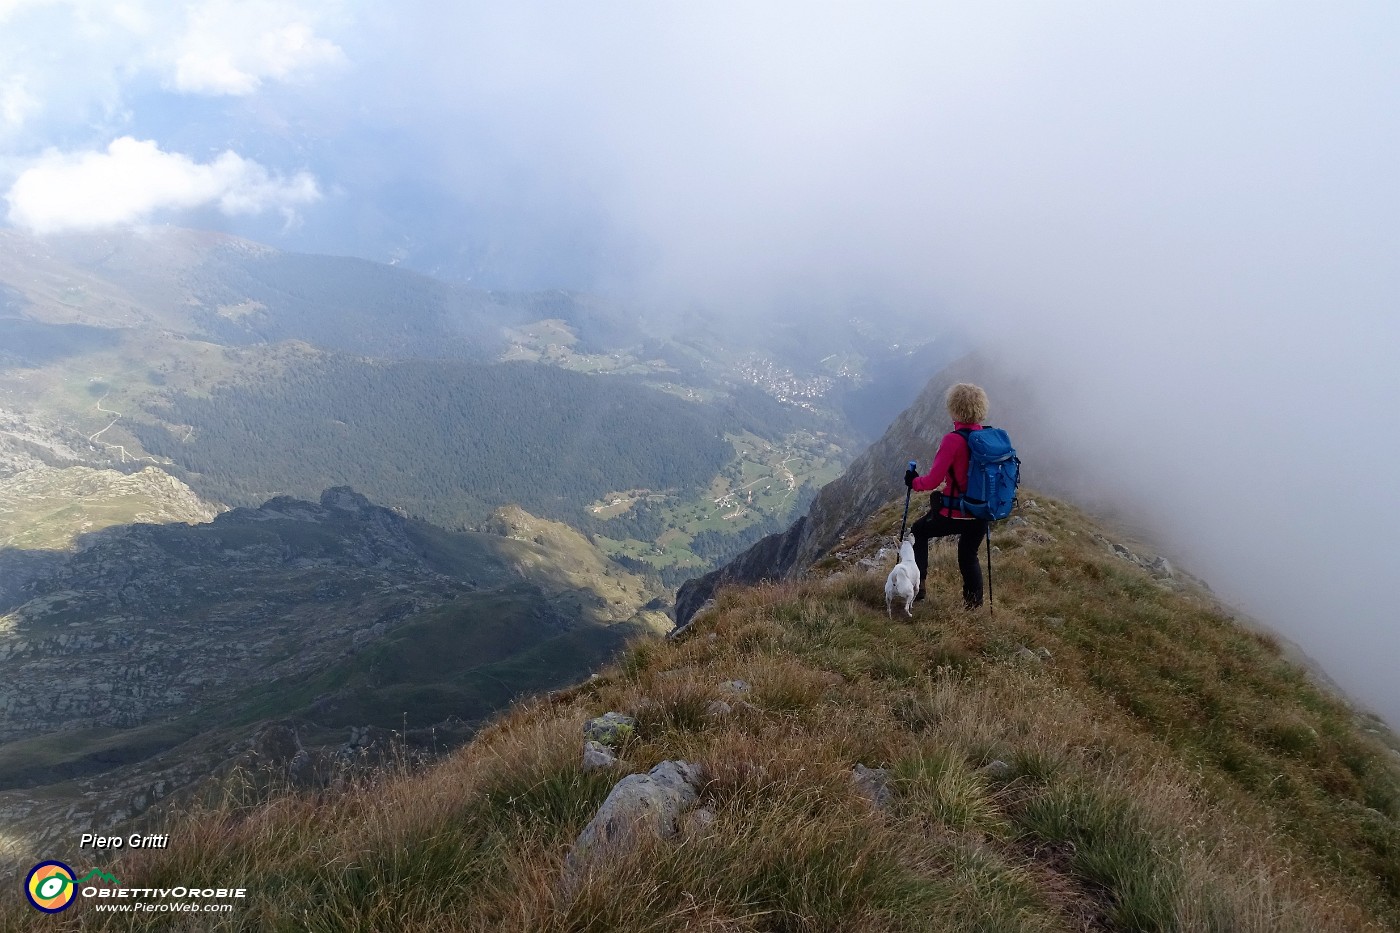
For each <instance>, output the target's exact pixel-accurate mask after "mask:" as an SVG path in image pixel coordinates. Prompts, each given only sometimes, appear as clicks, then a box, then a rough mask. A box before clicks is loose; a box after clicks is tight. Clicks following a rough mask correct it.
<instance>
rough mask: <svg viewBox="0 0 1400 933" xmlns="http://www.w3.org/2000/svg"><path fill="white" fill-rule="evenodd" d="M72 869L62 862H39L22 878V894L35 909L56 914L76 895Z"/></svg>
mask: <svg viewBox="0 0 1400 933" xmlns="http://www.w3.org/2000/svg"><path fill="white" fill-rule="evenodd" d="M77 893H78V890H77V885H76V884H75V883H74V878H73V869H71V868H69V867H68V866H67V865H65V864H63V863H62V862H40V863H39V864H38V865H35V866H34V867H33V868H31V869H30V870H29V876H28V877H27V878H25V879H24V896H25V897H27V898H29V903H31V904H33V905H34V909H35V910H42V911H43V912H44V913H46V914H56V913H58V912H59V911H60V910H64V909H66V908H67V907H68V905H70V904H72V903H73V898H74V897H75V896H76V895H77Z"/></svg>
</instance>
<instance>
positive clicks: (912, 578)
mask: <svg viewBox="0 0 1400 933" xmlns="http://www.w3.org/2000/svg"><path fill="white" fill-rule="evenodd" d="M918 589H919V565H918V564H916V563H914V542H913V541H911V540H910V539H908V538H905V539H904V540H903V541H901V542H900V544H899V563H897V564H895V565H894V569H893V570H891V571H890V576H889V579H888V580H886V581H885V611H886V612H887V613H889V616H890V618H891V619H893V618H894V598H895V595H896V594H898V595H900V596H903V597H904V614H905V615H907V616H910V617H912V616H913V615H914V612H913V609H914V594H915V593H916V592H918Z"/></svg>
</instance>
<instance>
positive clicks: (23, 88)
mask: <svg viewBox="0 0 1400 933" xmlns="http://www.w3.org/2000/svg"><path fill="white" fill-rule="evenodd" d="M28 85H29V82H28V80H27V79H26V78H25V77H24V76H23V75H17V76H14V77H11V78H6V79H4V80H0V131H2V130H14V129H18V128H20V127H22V126H23V125H24V123H25V121H26V120H28V119H29V118H30V117H31V116H33V115H34V114H36V113H38V112H39V106H40V105H39V101H38V100H37V99H36V98H35V97H34V95H33V94H31V93H29V87H28Z"/></svg>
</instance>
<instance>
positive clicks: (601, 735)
mask: <svg viewBox="0 0 1400 933" xmlns="http://www.w3.org/2000/svg"><path fill="white" fill-rule="evenodd" d="M636 731H637V720H635V719H633V718H632V717H631V716H625V715H623V714H622V713H613V712H609V713H604V714H603V715H601V716H598V717H596V718H594V719H590V720H588V722H586V723H584V724H583V735H584V738H586V739H588V740H589V741H592V742H597V743H598V744H599V745H607V746H609V747H612V748H616V747H617V746H619V745H621V744H622V743H623V742H625V741H627V740H628V739H629V738H631V737H632V735H633V734H634V733H635V732H636Z"/></svg>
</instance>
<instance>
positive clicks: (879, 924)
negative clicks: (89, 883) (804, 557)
mask: <svg viewBox="0 0 1400 933" xmlns="http://www.w3.org/2000/svg"><path fill="white" fill-rule="evenodd" d="M1040 502H1041V508H1040V509H1039V510H1037V511H1036V512H1035V513H1032V515H1031V519H1032V521H1031V524H1030V525H1029V526H1026V527H1025V528H1022V529H1020V530H1019V531H1018V532H1015V533H1013V534H1010V535H1007V534H1002V535H999V544H1000V546H1001V547H1002V552H1001V554H1000V555H999V556H998V562H997V567H996V573H997V595H998V605H997V610H996V616H995V619H992V618H991V617H990V616H989V614H988V613H987V612H986V610H983V611H981V612H978V613H972V614H969V613H964V612H962V611H961V610H960V609H959V608H958V607H957V605H956V603H955V598H956V595H957V594H956V593H955V592H954V590H955V586H954V585H952V584H950V583H949V581H948V578H949V576H950V575H951V574H954V573H955V571H954V570H952V566H951V559H952V558H951V555H950V554H948V553H947V552H938V554H937V556H936V557H935V567H934V574H935V577H934V579H933V580H931V588H930V589H931V592H930V599H929V600H928V602H926V603H923V604H921V605H920V608H919V611H918V613H917V615H916V618H915V620H914V621H913V622H912V623H908V624H907V623H905V622H903V621H899V620H895V621H890V620H889V619H887V618H886V616H885V612H884V604H883V597H882V595H881V589H880V587H881V582H882V581H881V575H880V574H878V573H870V574H862V573H858V572H847V573H845V574H843V575H842V576H840V577H839V578H837V579H834V580H830V581H827V582H816V583H807V584H801V585H796V584H789V585H780V586H768V587H762V588H756V589H745V590H737V589H736V590H730V591H727V592H725V593H723V594H722V595H721V597H720V599H719V600H718V605H717V607H716V609H715V610H714V611H713V612H710V613H707V614H706V616H705V617H704V618H702V619H701V620H699V621H697V622H696V623H695V625H694V626H693V630H692V631H691V632H690V633H689V634H688V635H687V636H686V637H685V638H683V639H681V640H679V641H677V642H663V641H655V640H653V641H644V642H640V643H638V644H637V645H635V646H634V647H633V648H632V649H631V650H630V651H629V653H628V654H627V656H626V657H624V658H623V659H622V660H621V661H620V662H619V663H618V664H617V665H616V666H615V667H614V668H613V669H612V670H611V671H609V672H607V674H606V675H605V676H603V677H601V678H598V679H596V680H593V681H589V682H588V683H585V684H581V685H579V686H577V687H575V688H573V689H572V690H570V691H567V692H565V693H563V694H560V695H557V696H555V697H554V698H553V699H552V700H551V701H545V700H539V701H535V702H532V703H528V704H525V705H522V706H519V707H516V708H514V709H512V710H510V711H508V712H507V713H505V714H504V715H503V716H502V717H500V718H499V719H498V720H497V721H496V722H495V723H494V724H493V725H492V726H491V727H490V728H488V729H487V730H485V731H484V732H483V733H482V734H481V735H480V736H478V738H477V739H476V741H474V742H473V743H472V744H471V745H470V746H469V747H468V748H466V749H464V750H463V751H462V752H460V753H458V754H456V755H454V756H453V757H451V758H450V759H448V760H446V761H444V762H443V763H441V764H440V765H438V766H436V767H434V768H432V769H431V770H429V771H426V772H424V773H417V774H399V775H390V776H386V777H384V778H383V779H382V780H379V781H376V782H370V783H367V784H362V785H357V786H352V787H350V788H348V789H347V790H345V791H344V792H341V793H338V794H335V795H327V796H323V797H320V798H309V797H298V796H292V795H288V796H283V797H280V798H278V799H276V800H274V801H271V802H269V803H266V804H264V805H260V806H258V807H256V808H240V807H237V806H232V805H228V806H223V807H216V808H214V809H212V810H211V811H209V812H205V813H203V814H200V815H197V816H196V817H194V818H192V820H191V821H190V822H189V824H188V825H187V826H185V827H183V828H181V829H179V830H175V831H173V832H172V848H171V849H169V850H167V851H165V852H163V853H153V854H150V855H142V856H133V857H130V858H128V859H126V860H124V861H123V862H122V863H120V865H119V866H118V869H119V870H118V874H119V876H120V877H122V878H123V880H126V881H127V883H128V884H134V883H137V882H139V883H141V884H145V885H149V886H160V885H166V884H170V883H175V882H176V880H177V879H183V883H191V882H198V883H201V884H204V883H218V884H221V885H223V884H227V885H236V886H243V887H246V888H248V889H249V891H250V893H251V895H252V897H251V898H250V902H249V903H248V904H247V905H245V906H243V907H241V908H240V909H239V911H238V912H236V913H235V914H232V915H225V916H224V918H223V919H222V921H221V922H222V925H218V924H212V925H209V926H197V925H196V926H194V927H181V926H178V925H177V924H178V923H179V921H177V920H174V919H171V918H170V917H169V915H156V917H155V919H152V915H145V916H142V917H141V918H140V919H139V921H138V920H136V919H134V918H128V923H127V925H125V926H123V924H122V922H121V920H120V918H114V917H112V916H110V915H108V916H106V917H105V918H104V916H103V915H99V914H95V913H93V912H91V911H90V910H86V911H85V910H83V908H82V906H81V905H80V907H79V908H77V909H75V910H73V911H70V912H69V913H68V914H66V915H64V916H63V918H62V920H61V922H60V921H59V920H58V919H57V918H41V919H42V921H43V922H44V924H45V928H46V929H54V928H59V929H63V928H84V929H85V928H89V927H91V928H101V929H133V930H134V929H137V928H140V929H143V930H144V929H148V928H151V927H156V928H161V924H162V923H165V924H166V926H165V927H164V929H171V930H176V929H186V928H189V929H229V930H234V929H237V930H259V931H261V930H325V931H341V930H364V931H370V930H430V929H431V930H473V931H474V930H481V931H486V930H490V931H493V933H504V931H517V930H518V931H599V933H601V931H628V933H634V931H666V930H681V929H684V930H708V931H850V930H859V931H865V930H869V931H884V930H890V931H894V930H929V929H938V930H966V931H984V933H999V931H1008V933H1009V931H1025V933H1042V931H1043V933H1050V931H1098V930H1144V931H1178V930H1180V931H1221V933H1225V931H1232V933H1233V931H1246V933H1248V931H1258V933H1276V931H1297V933H1304V931H1308V933H1311V931H1321V930H1356V931H1362V930H1371V931H1383V930H1387V929H1395V928H1397V927H1400V802H1398V801H1400V796H1398V795H1397V783H1398V782H1397V776H1396V770H1395V768H1394V767H1393V765H1391V764H1390V763H1389V761H1388V759H1387V757H1386V756H1387V755H1389V753H1388V752H1386V751H1385V750H1384V749H1382V748H1381V747H1380V746H1379V745H1378V744H1377V743H1375V742H1374V741H1373V740H1372V739H1371V738H1370V737H1369V736H1366V735H1363V734H1362V733H1361V732H1360V731H1359V730H1358V729H1356V728H1355V725H1354V722H1353V714H1352V713H1351V712H1350V711H1349V710H1347V709H1346V707H1344V706H1343V705H1341V704H1340V703H1338V702H1337V701H1335V700H1333V699H1331V698H1329V697H1328V696H1326V695H1325V694H1323V693H1322V692H1320V691H1318V690H1317V689H1315V688H1314V687H1312V686H1311V685H1310V684H1309V683H1308V682H1307V680H1306V679H1305V678H1304V677H1303V676H1301V675H1300V674H1299V673H1298V672H1297V671H1296V670H1295V669H1293V668H1292V667H1291V666H1289V665H1288V664H1286V663H1285V662H1283V661H1282V659H1281V658H1280V657H1279V655H1278V651H1277V648H1276V647H1275V646H1274V645H1272V644H1271V643H1270V642H1269V641H1268V639H1265V638H1261V637H1259V636H1256V635H1253V634H1250V633H1248V632H1246V631H1245V630H1243V629H1242V628H1240V627H1239V626H1237V625H1235V624H1233V623H1232V622H1231V621H1230V620H1229V619H1228V618H1227V617H1226V616H1225V615H1224V614H1223V613H1222V612H1221V611H1220V609H1219V608H1218V607H1216V606H1214V605H1213V604H1212V603H1211V602H1210V601H1209V600H1207V599H1205V598H1203V597H1201V596H1200V595H1199V594H1196V593H1194V592H1192V591H1189V590H1185V589H1180V588H1167V587H1163V586H1161V585H1159V584H1158V583H1157V582H1155V581H1154V580H1153V579H1152V578H1151V577H1149V576H1148V575H1147V574H1146V573H1145V572H1143V571H1141V570H1140V569H1139V568H1137V567H1135V566H1132V565H1130V564H1128V563H1127V562H1125V561H1123V560H1121V559H1120V558H1117V557H1115V556H1113V554H1112V553H1111V551H1109V550H1108V549H1107V548H1106V547H1105V546H1104V545H1102V544H1100V543H1099V542H1098V541H1096V540H1095V539H1094V537H1093V533H1094V529H1093V528H1092V526H1090V525H1089V524H1088V523H1087V521H1086V520H1085V519H1084V518H1083V517H1082V516H1079V515H1078V514H1076V513H1074V512H1072V511H1071V510H1069V509H1068V508H1066V507H1063V506H1061V505H1058V504H1056V503H1053V502H1049V501H1047V500H1044V499H1041V500H1040ZM897 518H898V513H897V512H895V513H893V515H891V514H890V510H887V511H886V513H885V514H882V515H881V516H879V517H877V519H876V521H875V522H874V523H872V526H871V528H870V530H869V532H868V535H869V536H870V539H871V541H874V540H876V539H877V538H878V536H879V535H880V534H882V533H883V532H884V530H885V529H883V526H882V523H888V522H890V521H891V520H892V519H893V520H895V521H897ZM1045 536H1051V537H1053V538H1054V539H1055V540H1054V541H1047V540H1042V539H1043V538H1044V537H1045ZM849 543H850V544H851V545H852V547H855V546H857V545H858V544H859V542H858V541H852V542H849ZM940 575H941V576H940ZM711 635H713V636H714V637H713V638H712V637H710V636H711ZM1021 647H1033V648H1034V647H1045V648H1048V649H1049V651H1050V653H1051V655H1052V657H1053V660H1052V661H1051V662H1049V663H1041V662H1029V661H1022V660H1019V659H1018V655H1017V650H1018V649H1019V648H1021ZM733 680H743V681H746V682H747V683H749V684H750V685H752V689H751V690H750V691H749V692H748V693H747V694H743V695H742V696H735V695H734V694H733V693H732V692H729V691H727V690H726V689H725V688H724V687H722V684H724V683H725V682H727V681H733ZM716 699H724V700H726V701H727V702H730V703H731V704H733V705H734V710H733V712H732V713H731V714H730V715H727V716H713V715H707V712H706V708H707V706H709V704H710V703H711V701H713V700H716ZM739 700H742V701H744V702H742V703H740V702H738V701H739ZM606 710H620V711H626V712H630V713H632V714H634V715H636V716H637V718H638V720H639V728H638V730H637V732H636V735H635V737H634V738H633V739H632V740H631V741H630V742H629V743H628V744H627V745H626V746H625V747H624V748H622V749H621V750H620V751H621V755H622V757H623V758H624V759H625V761H626V769H627V770H634V771H635V770H642V769H646V768H649V767H651V766H652V765H654V764H656V763H658V762H660V761H662V760H665V759H668V758H669V759H675V758H684V759H687V760H690V761H694V762H698V763H700V764H701V765H702V767H703V769H704V773H705V774H706V776H707V783H706V786H705V787H704V789H703V792H702V803H703V804H704V805H705V806H707V807H708V808H710V809H711V810H712V811H713V812H714V814H715V817H716V818H715V821H714V822H713V823H712V824H710V825H708V826H700V825H695V824H683V829H682V831H681V833H680V834H679V835H678V836H677V837H676V838H675V839H671V840H664V841H663V840H653V841H648V842H645V843H643V844H641V845H640V846H638V847H637V848H636V849H635V850H633V851H631V852H629V853H627V854H626V855H624V856H621V857H618V858H616V859H614V860H612V861H609V862H606V863H602V864H600V865H598V866H597V867H595V868H594V869H593V870H592V872H591V873H590V874H588V875H587V876H585V877H584V878H582V879H581V881H580V882H579V883H578V884H577V885H576V886H574V887H572V888H567V889H566V887H565V886H564V885H562V884H561V879H562V877H563V875H564V859H565V857H566V855H567V853H568V848H569V845H570V844H571V842H572V840H573V839H574V838H575V837H576V836H577V834H578V832H579V831H580V830H581V829H582V827H583V826H584V825H585V824H586V822H587V821H588V819H589V818H590V817H591V815H592V813H593V812H594V811H595V809H596V808H597V806H598V804H599V803H600V802H601V801H602V799H603V798H604V797H605V796H606V795H607V793H608V790H609V789H610V787H611V785H612V783H613V782H614V781H615V780H616V779H617V778H618V777H619V776H620V772H618V773H605V772H591V773H585V772H583V771H582V770H581V763H580V751H581V726H582V724H583V722H584V721H585V719H587V718H588V717H589V716H592V715H597V714H599V713H602V712H604V711H606ZM994 760H1000V761H1002V762H1005V763H1006V765H1007V768H1006V769H1005V770H1003V771H998V770H996V769H987V767H986V766H987V765H988V764H989V763H990V762H992V761H994ZM856 763H863V764H865V765H867V766H871V767H885V768H888V769H890V775H891V784H890V786H891V789H892V792H893V795H892V799H891V801H890V803H889V805H888V806H887V807H884V808H879V807H876V806H874V805H873V804H872V803H871V802H870V801H868V800H867V799H866V798H865V797H863V796H862V795H861V794H860V793H858V791H857V789H856V788H855V786H854V785H853V782H852V780H851V769H852V767H853V766H854V765H855V764H856ZM0 919H6V920H9V919H15V920H25V919H32V918H29V917H26V916H23V915H21V914H19V913H13V912H12V913H11V914H8V915H6V914H0Z"/></svg>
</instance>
